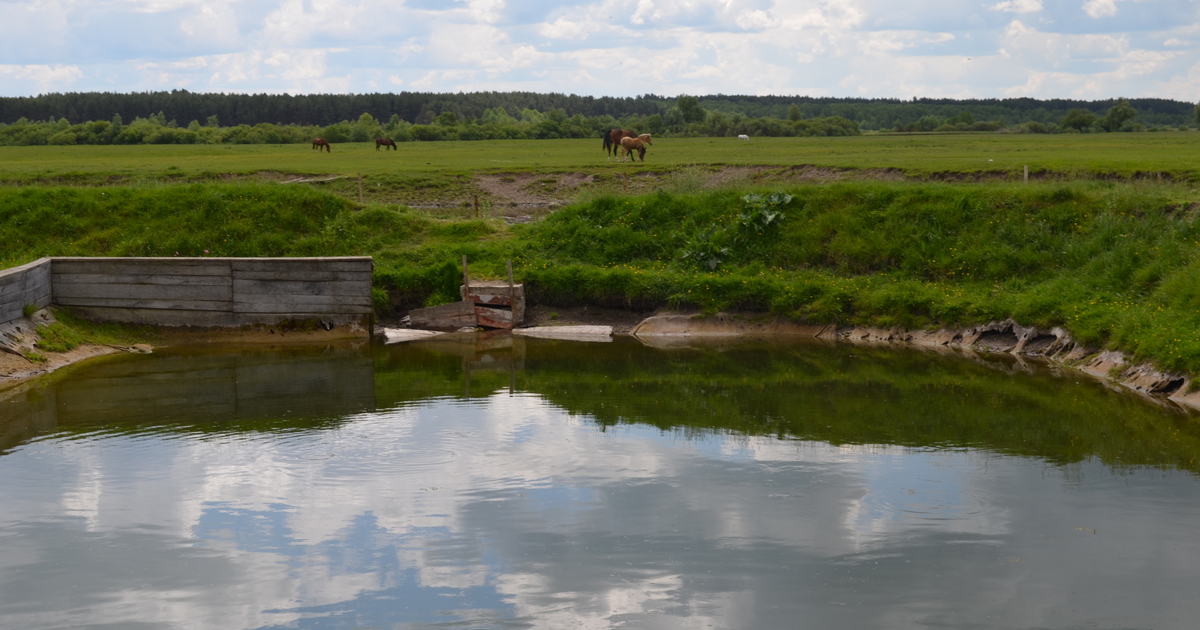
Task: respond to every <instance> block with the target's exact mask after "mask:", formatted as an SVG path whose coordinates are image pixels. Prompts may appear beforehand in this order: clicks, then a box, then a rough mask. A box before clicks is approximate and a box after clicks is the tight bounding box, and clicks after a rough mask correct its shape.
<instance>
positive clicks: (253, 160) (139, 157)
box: [0, 132, 1200, 183]
mask: <svg viewBox="0 0 1200 630" xmlns="http://www.w3.org/2000/svg"><path fill="white" fill-rule="evenodd" d="M688 165H733V166H739V165H740V166H779V167H787V166H816V167H828V168H833V169H864V170H868V171H869V170H879V169H886V170H894V171H898V172H901V173H903V174H905V175H908V176H912V177H926V176H939V175H950V174H987V175H991V176H992V177H993V178H995V177H1001V178H1002V177H1005V176H1017V175H1019V174H1020V173H1021V172H1022V169H1023V167H1024V166H1025V165H1029V167H1030V169H1031V170H1032V171H1033V172H1034V174H1035V176H1036V175H1040V174H1042V173H1045V172H1049V173H1051V174H1052V175H1054V176H1063V177H1077V176H1078V177H1094V176H1117V177H1134V176H1146V175H1153V176H1157V174H1158V173H1163V174H1165V175H1168V176H1170V177H1171V178H1173V179H1175V180H1183V181H1200V133H1196V132H1166V133H1106V134H1099V133H1098V134H1083V135H1081V134H1060V135H1032V134H1030V135H1017V134H1010V135H1003V134H947V135H934V134H921V135H899V134H897V135H892V134H879V135H865V136H858V137H843V138H753V139H751V140H750V141H748V142H746V141H739V140H737V139H735V138H663V139H659V140H658V141H657V142H656V143H655V144H654V146H653V147H651V148H650V150H649V152H648V154H647V162H646V164H644V165H642V164H637V165H630V164H613V163H607V162H606V161H605V156H604V154H603V153H602V152H601V148H600V140H599V139H594V140H521V141H511V142H503V141H480V142H409V143H401V144H400V145H399V150H398V151H396V152H390V151H376V150H375V147H374V144H370V143H347V144H338V145H334V147H333V153H328V154H326V153H317V152H315V151H313V150H311V148H310V147H309V146H308V145H136V146H69V147H49V146H43V147H0V181H8V182H11V183H18V182H35V181H39V180H42V181H45V180H62V179H67V180H69V179H80V180H83V181H88V180H94V179H95V180H104V179H107V178H115V179H117V180H126V181H127V180H140V179H171V178H184V179H192V178H217V177H228V176H230V175H239V176H241V175H250V176H253V175H256V174H260V173H274V174H301V175H319V174H340V175H357V174H360V173H361V174H363V175H368V176H370V175H389V176H398V175H403V176H417V177H426V178H428V177H436V176H440V175H444V174H446V173H463V172H477V171H518V172H520V171H545V172H563V171H587V172H606V171H610V172H623V171H630V170H634V171H638V170H661V169H663V168H664V167H666V168H668V169H674V168H679V167H684V166H688Z"/></svg>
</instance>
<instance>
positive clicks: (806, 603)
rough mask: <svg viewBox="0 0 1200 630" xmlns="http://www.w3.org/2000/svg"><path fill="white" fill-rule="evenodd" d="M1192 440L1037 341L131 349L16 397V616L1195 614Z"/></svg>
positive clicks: (1188, 431) (2, 555)
mask: <svg viewBox="0 0 1200 630" xmlns="http://www.w3.org/2000/svg"><path fill="white" fill-rule="evenodd" d="M1198 454H1200V422H1198V421H1197V417H1196V416H1193V415H1190V414H1188V413H1185V412H1181V411H1179V410H1175V409H1170V408H1167V407H1164V406H1156V405H1154V404H1152V403H1149V402H1146V401H1145V400H1144V399H1141V398H1139V397H1137V396H1135V395H1132V394H1129V393H1126V392H1122V391H1115V390H1113V389H1109V388H1107V387H1105V386H1103V385H1102V384H1100V383H1097V382H1095V381H1093V380H1091V379H1088V378H1085V377H1083V376H1081V375H1079V374H1077V373H1074V372H1070V371H1057V370H1054V369H1051V368H1048V367H1044V366H1038V365H1028V364H1025V363H1022V362H1020V361H1017V360H1014V359H1012V358H1011V357H982V358H980V357H973V358H964V357H962V356H950V357H948V356H940V355H937V354H932V353H928V352H919V351H914V350H905V349H889V348H868V347H855V346H846V345H837V346H829V345H823V344H820V343H815V342H808V343H801V342H794V343H783V342H779V341H772V342H752V341H751V342H744V343H737V344H732V345H726V346H713V347H701V348H649V347H644V346H642V345H641V344H639V343H637V342H636V341H633V340H630V339H618V340H616V341H615V342H613V343H605V344H600V343H596V344H584V343H569V342H556V341H545V340H540V341H539V340H527V341H523V340H520V339H518V340H513V339H512V338H509V337H500V338H488V339H479V340H476V341H470V342H422V343H416V344H408V345H402V346H393V347H387V348H367V347H365V346H357V347H356V346H330V347H321V348H290V349H288V348H261V347H259V348H224V349H205V350H203V351H199V350H188V351H184V350H175V351H172V350H167V351H162V352H158V353H156V354H154V355H150V356H120V357H114V358H108V359H103V360H98V361H96V362H92V363H87V364H83V365H80V366H76V367H74V368H70V369H68V370H66V371H64V372H62V373H59V374H55V375H52V376H50V377H48V378H46V379H44V380H42V381H39V382H37V383H35V384H33V385H32V386H29V387H26V388H25V389H23V390H21V391H9V392H8V393H7V394H3V395H0V480H2V481H3V483H2V484H0V506H2V509H0V626H3V627H8V628H24V629H32V628H61V627H72V628H118V627H119V628H547V629H550V628H555V629H558V628H617V627H623V628H729V629H751V628H764V629H765V628H769V629H776V628H832V627H841V628H916V627H929V626H934V627H951V628H1157V629H1164V628H1191V627H1194V626H1195V623H1196V621H1195V620H1196V619H1197V618H1200V597H1196V596H1195V588H1196V586H1197V585H1198V584H1200V541H1198V536H1197V532H1200V479H1198V478H1197V475H1196V472H1197V470H1198V467H1197V464H1196V460H1195V458H1196V457H1197V455H1198Z"/></svg>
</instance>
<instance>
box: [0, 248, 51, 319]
mask: <svg viewBox="0 0 1200 630" xmlns="http://www.w3.org/2000/svg"><path fill="white" fill-rule="evenodd" d="M50 265H51V259H49V258H42V259H40V260H35V261H33V262H31V263H29V264H27V265H21V266H20V267H13V268H12V269H5V270H3V271H0V324H3V323H5V322H11V321H12V320H14V319H17V318H19V317H21V316H22V314H23V311H24V310H25V305H26V304H33V305H34V306H36V307H38V308H42V307H45V306H49V305H50Z"/></svg>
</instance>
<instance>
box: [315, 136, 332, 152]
mask: <svg viewBox="0 0 1200 630" xmlns="http://www.w3.org/2000/svg"><path fill="white" fill-rule="evenodd" d="M312 148H314V149H316V150H317V153H320V152H321V149H325V150H326V151H328V152H330V153H333V147H331V146H329V142H328V141H327V140H325V138H313V147H312Z"/></svg>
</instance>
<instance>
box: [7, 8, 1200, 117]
mask: <svg viewBox="0 0 1200 630" xmlns="http://www.w3.org/2000/svg"><path fill="white" fill-rule="evenodd" d="M1120 1H1124V0H1087V2H1086V3H1084V4H1083V5H1082V6H1083V10H1084V11H1085V12H1086V14H1088V15H1092V16H1093V17H1096V18H1102V17H1108V16H1112V15H1115V14H1116V12H1117V9H1118V5H1117V3H1118V2H1120ZM956 6H957V5H956ZM1154 6H1155V9H1156V10H1155V11H1154V12H1153V13H1147V14H1144V15H1142V16H1140V18H1139V21H1138V22H1137V23H1136V25H1134V24H1131V25H1130V26H1129V29H1135V27H1136V29H1137V30H1126V29H1117V30H1114V29H1112V28H1111V25H1112V24H1111V22H1105V24H1107V25H1108V26H1107V27H1105V28H1104V29H1103V30H1100V29H1099V27H1097V30H1095V31H1093V32H1088V30H1087V28H1088V24H1087V23H1084V24H1082V25H1081V23H1079V22H1078V20H1075V21H1067V20H1061V19H1060V18H1059V16H1057V15H1049V13H1050V11H1048V10H1047V9H1046V7H1045V6H1044V0H989V2H987V3H984V4H983V5H982V9H985V10H980V9H979V8H976V9H972V10H970V11H968V10H965V9H962V10H959V8H954V7H950V6H948V5H945V4H944V2H934V1H933V0H917V1H916V2H914V3H909V4H906V5H905V6H904V7H903V10H900V9H898V8H897V5H895V3H894V2H890V1H889V0H794V1H789V2H784V1H783V0H598V1H597V2H592V3H582V2H579V1H578V0H566V1H564V2H560V3H557V4H544V5H536V6H534V5H524V4H516V3H511V2H506V1H505V0H456V1H455V2H450V3H443V4H442V5H440V6H439V5H432V6H431V5H428V4H427V5H425V6H423V7H414V6H411V5H409V4H405V3H395V2H392V1H390V0H261V2H253V3H250V2H234V1H233V0H205V1H201V0H108V1H106V2H103V3H84V2H82V1H81V0H12V1H10V2H7V3H6V4H5V7H6V15H5V17H6V21H7V22H8V23H9V24H10V25H11V28H10V35H9V36H8V37H6V38H4V40H2V41H0V59H5V60H7V61H8V63H9V64H11V65H10V66H5V67H6V68H8V69H7V70H5V71H4V74H3V75H0V76H4V77H5V78H7V79H8V80H6V81H4V82H0V93H4V94H13V95H18V94H27V93H30V92H32V91H35V90H54V89H65V88H67V87H69V88H70V89H73V90H92V89H101V90H117V91H132V90H140V89H162V88H165V87H174V86H178V87H184V86H203V87H204V89H209V90H233V91H275V92H279V91H288V92H297V91H309V90H317V89H321V90H337V91H368V90H374V89H378V87H377V86H383V87H384V88H385V89H386V88H387V87H388V86H401V85H402V86H404V87H405V88H406V89H420V90H430V91H443V90H448V91H455V90H475V89H521V90H531V91H543V92H545V91H579V92H582V93H586V94H594V95H634V94H644V93H650V92H652V93H656V94H664V95H671V94H676V93H680V92H687V93H715V92H724V93H735V92H738V93H751V94H759V93H772V94H796V93H807V94H811V95H815V96H819V95H830V96H833V95H864V96H897V95H902V96H905V97H908V96H913V95H923V96H924V95H928V96H933V95H938V96H1001V95H1004V94H1009V93H1012V92H1013V91H1014V90H1015V91H1019V92H1022V93H1029V94H1031V95H1036V96H1059V95H1062V94H1060V93H1059V92H1058V91H1057V90H1060V89H1062V90H1066V89H1070V90H1077V89H1082V88H1081V87H1079V86H1084V85H1091V86H1094V87H1095V88H1096V89H1098V90H1101V91H1103V90H1105V89H1109V88H1110V87H1112V86H1116V87H1113V89H1116V90H1117V91H1118V92H1119V93H1120V94H1125V95H1130V96H1136V95H1143V94H1144V95H1155V94H1156V92H1155V90H1160V89H1161V87H1160V86H1162V85H1165V82H1164V81H1163V77H1165V76H1185V75H1186V74H1187V72H1188V70H1187V63H1186V58H1187V57H1188V56H1189V55H1190V56H1192V57H1193V58H1194V57H1195V56H1196V55H1197V54H1198V53H1200V51H1197V50H1196V49H1195V44H1194V43H1193V42H1195V41H1197V40H1198V35H1200V30H1197V29H1195V28H1193V27H1194V25H1195V24H1196V23H1197V22H1198V21H1200V16H1198V12H1197V9H1196V5H1195V4H1194V3H1192V2H1190V1H1189V0H1159V1H1158V2H1156V4H1155V5H1154ZM960 8H961V7H960ZM1054 8H1056V7H1054ZM1004 14H1012V16H1013V17H1017V16H1020V20H1021V21H1012V20H1001V21H1000V22H1008V23H1007V24H1004V23H999V22H998V21H997V18H998V17H999V16H1000V15H1004ZM68 15H69V16H70V19H67V18H65V17H64V16H68ZM1052 19H1053V21H1052ZM1060 22H1061V23H1063V24H1068V23H1069V24H1070V25H1071V27H1070V28H1069V29H1068V28H1065V27H1059V26H1056V24H1058V23H1060ZM1085 22H1087V21H1085ZM1014 24H1016V25H1017V26H1016V27H1014V26H1013V25H1014ZM1180 24H1184V25H1189V26H1179V25H1180ZM1027 25H1028V26H1027ZM1081 27H1082V29H1083V30H1082V31H1081V30H1080V28H1081ZM1189 28H1190V29H1191V30H1189ZM122 29H125V30H122ZM98 33H104V36H103V37H101V36H99V35H97V34H98ZM1147 41H1156V42H1163V44H1161V45H1160V46H1158V48H1160V49H1161V48H1167V49H1170V51H1172V52H1175V51H1178V52H1180V53H1182V54H1181V55H1180V56H1167V57H1163V56H1154V55H1148V56H1147V55H1141V56H1140V57H1139V56H1138V55H1140V54H1141V53H1135V51H1136V50H1137V49H1138V47H1139V46H1141V47H1145V46H1146V44H1142V43H1141V42H1147ZM1132 42H1138V46H1135V45H1134V44H1133V43H1132ZM968 57H970V58H972V59H973V61H972V62H971V63H970V65H969V66H968V67H964V63H965V59H966V58H968ZM985 67H986V70H983V69H984V68H985ZM1118 67H1119V68H1120V71H1118V70H1117V69H1118ZM14 68H39V69H43V70H39V71H38V72H30V71H24V70H22V71H21V72H19V73H18V72H17V71H16V70H14ZM47 69H48V70H47ZM1146 69H1149V70H1146ZM1038 73H1042V75H1039V74H1038ZM1046 73H1051V74H1046ZM1156 73H1161V76H1154V75H1155V74H1156ZM1038 76H1054V77H1060V76H1061V77H1062V78H1064V80H1066V83H1062V84H1060V83H1057V80H1058V79H1053V80H1042V81H1041V82H1039V79H1038V78H1037V77H1038ZM389 77H396V78H398V79H399V78H403V81H404V82H403V83H396V82H395V81H392V80H390V79H389ZM1088 77H1090V78H1088ZM1122 77H1124V78H1122ZM1035 86H1036V87H1035ZM393 89H394V88H393ZM896 90H902V91H900V92H897V91H896ZM1030 90H1035V92H1030ZM1176 91H1177V90H1176V89H1175V88H1172V92H1176Z"/></svg>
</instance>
